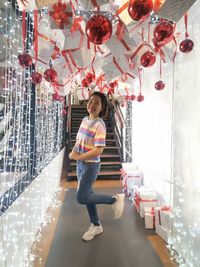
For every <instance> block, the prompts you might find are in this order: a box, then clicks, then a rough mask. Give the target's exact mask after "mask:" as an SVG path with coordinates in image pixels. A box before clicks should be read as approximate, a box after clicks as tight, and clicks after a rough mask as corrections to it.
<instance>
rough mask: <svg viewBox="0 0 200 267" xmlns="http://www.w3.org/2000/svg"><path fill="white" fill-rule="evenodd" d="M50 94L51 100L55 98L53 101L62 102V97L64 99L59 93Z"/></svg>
mask: <svg viewBox="0 0 200 267" xmlns="http://www.w3.org/2000/svg"><path fill="white" fill-rule="evenodd" d="M52 96H53V100H55V101H60V102H63V101H64V99H65V97H64V96H61V95H59V94H58V93H54V94H53V95H52Z"/></svg>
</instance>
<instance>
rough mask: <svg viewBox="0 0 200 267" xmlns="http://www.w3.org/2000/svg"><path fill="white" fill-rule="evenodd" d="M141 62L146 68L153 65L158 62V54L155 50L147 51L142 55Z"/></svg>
mask: <svg viewBox="0 0 200 267" xmlns="http://www.w3.org/2000/svg"><path fill="white" fill-rule="evenodd" d="M140 62H141V64H142V66H143V67H145V68H146V67H151V66H152V65H153V64H154V63H155V62H156V56H155V54H154V53H153V52H150V51H147V52H145V53H144V54H143V55H142V56H141V58H140Z"/></svg>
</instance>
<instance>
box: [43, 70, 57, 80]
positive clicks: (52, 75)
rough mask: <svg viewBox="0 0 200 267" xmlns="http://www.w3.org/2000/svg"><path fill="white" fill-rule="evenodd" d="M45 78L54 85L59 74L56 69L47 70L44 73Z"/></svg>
mask: <svg viewBox="0 0 200 267" xmlns="http://www.w3.org/2000/svg"><path fill="white" fill-rule="evenodd" d="M44 78H45V80H46V81H47V82H50V83H53V82H55V81H56V80H57V72H56V71H55V70H54V69H47V70H45V72H44Z"/></svg>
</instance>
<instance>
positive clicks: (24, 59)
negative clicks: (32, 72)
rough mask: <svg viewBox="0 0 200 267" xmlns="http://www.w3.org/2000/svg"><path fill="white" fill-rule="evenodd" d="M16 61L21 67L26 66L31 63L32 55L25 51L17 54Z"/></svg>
mask: <svg viewBox="0 0 200 267" xmlns="http://www.w3.org/2000/svg"><path fill="white" fill-rule="evenodd" d="M18 61H19V65H20V66H21V67H23V68H28V67H30V66H31V65H32V57H31V56H30V55H29V54H27V53H24V54H20V55H19V56H18Z"/></svg>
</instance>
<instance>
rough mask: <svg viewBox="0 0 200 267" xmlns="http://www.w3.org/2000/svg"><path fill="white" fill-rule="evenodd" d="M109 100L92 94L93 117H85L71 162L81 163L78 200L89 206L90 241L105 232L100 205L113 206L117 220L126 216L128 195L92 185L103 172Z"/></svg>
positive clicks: (89, 108)
mask: <svg viewBox="0 0 200 267" xmlns="http://www.w3.org/2000/svg"><path fill="white" fill-rule="evenodd" d="M106 109H107V98H106V96H105V95H104V94H102V93H100V92H94V93H93V94H91V96H90V98H89V101H88V103H87V111H88V113H89V116H87V117H85V118H83V120H82V122H81V125H80V128H79V131H78V133H77V137H76V144H75V146H74V148H73V150H72V152H71V153H70V154H69V158H70V159H74V160H77V178H78V188H77V195H76V196H77V201H78V202H79V203H80V204H84V205H86V207H87V211H88V214H89V217H90V222H91V225H90V227H89V229H88V231H87V232H86V233H85V234H84V235H83V237H82V238H83V240H85V241H89V240H92V239H93V238H94V236H96V235H98V234H101V233H103V228H102V225H101V223H100V220H99V217H98V213H97V208H96V204H110V205H112V207H113V209H114V218H115V219H119V218H120V217H121V216H122V212H123V208H124V194H117V195H114V196H110V195H101V194H96V193H94V192H93V190H92V185H93V183H94V182H95V180H96V179H97V176H98V173H99V170H100V154H102V152H103V149H104V147H105V138H106V126H105V123H104V121H103V120H102V118H101V117H103V116H104V115H105V113H106Z"/></svg>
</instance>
